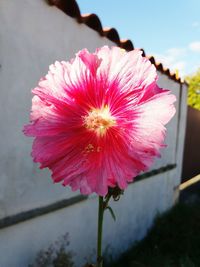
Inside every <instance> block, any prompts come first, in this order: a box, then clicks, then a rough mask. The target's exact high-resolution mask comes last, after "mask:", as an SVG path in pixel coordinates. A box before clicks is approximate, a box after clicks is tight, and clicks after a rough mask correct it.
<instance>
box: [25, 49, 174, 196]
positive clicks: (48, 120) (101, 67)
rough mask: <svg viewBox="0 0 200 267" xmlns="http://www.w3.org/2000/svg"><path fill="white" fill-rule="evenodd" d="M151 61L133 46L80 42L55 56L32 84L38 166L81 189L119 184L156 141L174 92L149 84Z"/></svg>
mask: <svg viewBox="0 0 200 267" xmlns="http://www.w3.org/2000/svg"><path fill="white" fill-rule="evenodd" d="M156 81H157V74H156V69H155V67H154V66H153V65H152V64H151V63H150V61H149V60H148V59H147V58H145V57H142V56H141V52H140V51H139V50H133V51H131V52H125V51H124V50H123V49H120V48H118V47H112V48H111V49H110V48H108V47H106V46H105V47H102V48H100V49H97V50H96V51H95V53H89V52H88V51H87V50H86V49H84V50H82V51H80V52H79V53H77V54H76V57H75V58H74V59H72V60H71V61H70V62H64V61H62V62H56V63H55V64H54V65H51V66H50V68H49V72H48V74H47V75H46V76H45V77H44V78H43V79H41V80H40V82H39V84H38V86H37V87H36V88H35V89H33V91H32V92H33V94H34V97H33V100H32V111H31V117H30V120H31V123H30V124H29V125H27V126H25V127H24V133H25V134H26V135H27V136H32V137H35V140H34V143H33V149H32V156H33V159H34V161H35V162H39V163H40V164H41V165H40V166H41V168H45V167H48V168H49V169H51V171H52V178H53V180H54V182H60V181H62V183H63V185H64V186H66V185H70V186H71V187H72V190H78V189H80V191H81V193H83V194H90V193H93V192H96V193H97V194H99V195H102V196H104V195H106V193H107V192H108V187H115V186H118V187H119V188H120V189H125V188H126V187H127V184H128V183H129V182H131V181H133V179H134V177H135V176H137V175H138V174H139V173H140V172H141V171H146V170H147V169H148V168H149V167H150V166H151V164H152V162H153V159H154V158H155V156H159V149H160V148H161V147H163V146H164V145H163V141H164V136H165V127H164V125H165V124H166V123H167V122H168V121H169V120H170V119H171V118H172V116H173V115H174V113H175V108H174V105H173V103H174V101H175V96H173V95H171V94H170V93H169V91H168V90H163V89H160V88H159V87H158V86H157V84H156Z"/></svg>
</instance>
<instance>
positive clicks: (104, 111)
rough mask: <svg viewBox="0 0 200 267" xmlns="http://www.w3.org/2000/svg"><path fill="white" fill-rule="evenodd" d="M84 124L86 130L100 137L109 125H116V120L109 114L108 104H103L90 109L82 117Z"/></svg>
mask: <svg viewBox="0 0 200 267" xmlns="http://www.w3.org/2000/svg"><path fill="white" fill-rule="evenodd" d="M84 125H85V127H86V128H87V129H88V130H91V131H94V132H96V134H97V135H98V136H101V137H102V136H103V135H104V134H105V133H106V131H107V130H108V129H109V128H110V127H112V126H114V125H116V120H115V118H114V117H113V116H112V115H111V113H110V110H109V108H108V106H104V107H102V108H100V109H92V110H91V111H90V112H89V113H88V115H87V116H85V117H84Z"/></svg>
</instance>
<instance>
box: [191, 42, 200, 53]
mask: <svg viewBox="0 0 200 267" xmlns="http://www.w3.org/2000/svg"><path fill="white" fill-rule="evenodd" d="M189 49H190V50H192V51H193V52H200V41H197V42H192V43H190V44H189Z"/></svg>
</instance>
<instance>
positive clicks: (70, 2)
mask: <svg viewBox="0 0 200 267" xmlns="http://www.w3.org/2000/svg"><path fill="white" fill-rule="evenodd" d="M47 1H48V3H49V4H50V5H55V6H57V7H58V8H59V9H61V10H62V11H63V12H64V13H66V14H67V15H68V16H70V17H72V18H76V20H77V21H78V22H79V23H84V24H86V25H87V26H88V27H90V28H91V29H93V30H95V31H97V32H98V33H99V34H100V35H101V36H105V37H106V38H108V39H109V40H111V41H112V42H114V43H116V44H117V45H118V46H119V47H121V48H124V49H126V50H127V51H131V50H133V49H134V45H133V43H132V41H131V40H121V39H120V37H119V33H118V31H117V30H116V29H115V28H104V29H103V28H102V24H101V21H100V19H99V17H98V16H97V15H96V14H85V15H83V14H81V13H80V9H79V6H78V4H77V2H76V1H75V0H47ZM141 50H142V51H143V56H146V54H145V51H144V50H143V49H141ZM148 58H149V60H150V61H151V63H152V64H154V65H155V66H156V68H157V70H159V71H160V72H161V73H163V74H165V75H167V76H168V77H169V78H171V79H172V80H175V81H177V82H179V83H182V81H181V78H179V77H177V75H176V74H175V73H171V72H170V70H169V69H168V68H164V67H163V65H162V64H161V63H157V62H156V61H155V58H154V57H153V56H150V57H148Z"/></svg>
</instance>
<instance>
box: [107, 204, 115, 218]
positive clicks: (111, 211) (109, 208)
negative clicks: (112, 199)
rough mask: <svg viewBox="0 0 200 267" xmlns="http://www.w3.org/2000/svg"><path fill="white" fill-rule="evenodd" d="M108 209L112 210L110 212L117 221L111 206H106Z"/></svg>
mask: <svg viewBox="0 0 200 267" xmlns="http://www.w3.org/2000/svg"><path fill="white" fill-rule="evenodd" d="M106 209H108V210H109V211H110V214H111V216H112V218H113V220H114V221H116V216H115V213H114V211H113V209H112V208H111V207H110V206H108V207H106Z"/></svg>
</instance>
